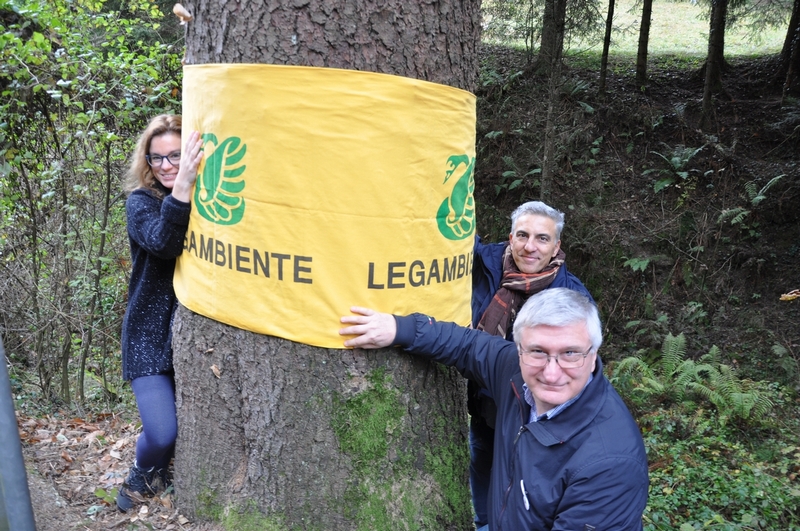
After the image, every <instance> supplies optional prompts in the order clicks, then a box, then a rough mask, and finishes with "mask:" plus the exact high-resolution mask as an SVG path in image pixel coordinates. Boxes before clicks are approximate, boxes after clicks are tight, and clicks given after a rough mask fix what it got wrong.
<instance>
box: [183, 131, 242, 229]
mask: <svg viewBox="0 0 800 531" xmlns="http://www.w3.org/2000/svg"><path fill="white" fill-rule="evenodd" d="M202 139H203V146H204V149H205V152H206V157H205V161H206V162H205V166H204V167H203V174H202V175H201V176H200V177H199V178H198V180H197V186H195V190H194V205H193V206H194V207H195V208H196V209H197V211H198V212H199V213H200V215H201V216H203V217H204V218H206V219H207V220H208V221H211V222H212V223H216V224H218V225H235V224H236V223H239V222H240V221H241V220H242V216H244V198H243V197H242V196H241V195H239V194H241V192H242V190H244V179H242V178H241V175H242V173H244V170H245V168H246V166H245V165H244V164H242V159H243V158H244V154H245V153H246V152H247V145H246V144H243V143H242V141H241V139H240V138H238V137H235V136H232V137H229V138H226V139H225V140H223V141H222V142H218V141H217V136H216V135H214V134H213V133H205V134H203V136H202ZM209 144H211V149H210V150H209V149H208V148H209Z"/></svg>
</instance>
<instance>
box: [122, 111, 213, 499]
mask: <svg viewBox="0 0 800 531" xmlns="http://www.w3.org/2000/svg"><path fill="white" fill-rule="evenodd" d="M202 158H203V152H202V142H201V140H200V134H199V133H198V132H196V131H195V132H192V133H191V134H190V135H189V138H188V139H187V141H186V146H185V148H183V149H182V148H181V117H180V116H176V115H166V114H164V115H160V116H156V117H155V118H153V119H152V120H151V121H150V123H149V125H148V126H147V128H146V129H145V130H144V132H143V133H142V135H141V137H140V138H139V141H138V142H137V144H136V150H135V151H134V153H133V158H132V159H131V163H130V168H129V170H128V174H127V178H126V181H125V191H126V192H128V193H129V195H128V199H127V201H126V203H125V211H126V214H127V220H128V237H129V240H130V246H131V263H132V267H131V277H130V283H129V285H128V308H127V311H126V312H125V318H124V321H123V324H122V376H123V378H124V379H126V380H129V381H130V382H131V387H132V388H133V393H134V395H135V397H136V405H137V407H138V409H139V415H140V416H141V419H142V433H141V435H139V438H138V440H137V441H136V460H135V461H134V463H133V465H132V466H131V468H130V472H129V474H128V478H127V479H126V480H125V482H124V484H123V486H122V487H121V488H120V490H119V494H118V495H117V507H118V508H119V510H120V511H123V512H126V511H128V510H129V509H131V508H132V507H133V506H134V505H135V504H136V502H137V501H139V500H141V498H142V497H145V496H152V495H153V494H156V493H157V492H158V491H159V490H160V489H163V488H167V487H168V486H169V484H170V483H171V480H170V477H169V474H168V472H167V470H168V467H169V462H170V460H171V459H172V453H173V450H174V448H175V439H176V438H177V434H178V422H177V417H176V411H175V381H174V378H173V372H172V346H171V343H172V316H173V312H174V310H175V306H176V302H177V301H176V298H175V292H174V290H173V288H172V275H173V272H174V270H175V258H177V257H178V255H180V254H181V251H182V250H183V239H184V235H185V234H186V228H187V226H188V224H189V213H190V211H191V204H190V200H191V194H192V187H193V185H194V182H195V180H196V179H197V168H198V166H199V165H200V161H201V160H202Z"/></svg>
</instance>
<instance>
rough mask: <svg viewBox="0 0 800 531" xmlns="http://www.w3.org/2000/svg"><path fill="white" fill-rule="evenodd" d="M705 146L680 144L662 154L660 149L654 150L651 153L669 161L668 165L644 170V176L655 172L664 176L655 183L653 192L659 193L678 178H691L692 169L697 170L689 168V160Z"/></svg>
mask: <svg viewBox="0 0 800 531" xmlns="http://www.w3.org/2000/svg"><path fill="white" fill-rule="evenodd" d="M667 147H669V146H667ZM704 147H705V145H703V146H700V147H699V148H690V147H686V146H682V145H678V146H675V147H674V148H672V153H669V154H667V155H662V154H661V153H659V152H658V151H652V152H651V153H653V154H654V155H657V156H659V157H661V159H662V160H663V161H664V162H666V163H667V167H666V168H651V169H649V170H645V171H644V172H642V175H643V176H644V175H649V174H651V173H655V174H656V175H662V176H663V177H661V178H660V179H658V180H657V181H656V182H655V184H654V185H653V192H655V193H658V192H660V191H661V190H663V189H664V188H666V187H668V186H670V185H671V184H674V183H676V182H678V179H680V180H681V181H686V180H687V179H689V173H690V172H691V171H697V170H690V169H688V166H689V162H691V160H692V159H693V158H694V156H695V155H697V154H698V153H700V152H701V151H702V150H703V148H704Z"/></svg>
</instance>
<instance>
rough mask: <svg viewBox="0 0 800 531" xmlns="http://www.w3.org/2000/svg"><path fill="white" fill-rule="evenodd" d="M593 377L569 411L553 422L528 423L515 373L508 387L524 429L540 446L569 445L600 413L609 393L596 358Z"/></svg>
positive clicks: (525, 405) (518, 375) (528, 407)
mask: <svg viewBox="0 0 800 531" xmlns="http://www.w3.org/2000/svg"><path fill="white" fill-rule="evenodd" d="M592 377H593V378H592V381H591V382H590V383H589V385H587V386H586V388H585V389H584V390H583V394H582V395H581V396H580V398H578V400H577V401H576V402H575V403H574V404H572V405H571V406H570V407H569V409H566V410H564V411H563V412H562V413H561V414H560V415H557V416H555V417H554V418H552V419H547V420H542V421H539V422H530V423H529V422H528V418H529V417H530V411H531V406H529V405H528V403H527V402H525V399H524V398H523V397H522V384H523V383H524V382H523V380H522V373H521V372H516V373H515V374H514V375H513V376H512V377H511V385H512V387H513V389H514V392H515V394H516V397H517V403H518V405H519V407H520V413H521V414H522V419H524V420H523V422H524V424H525V428H526V429H527V430H528V431H530V432H531V434H533V436H534V437H536V440H537V441H539V443H540V444H542V445H544V446H554V445H556V444H563V443H565V442H567V441H569V440H570V439H571V438H572V437H573V436H574V435H575V434H576V433H578V432H579V431H581V430H583V429H584V427H586V425H588V424H589V423H590V422H592V421H594V420H595V418H596V417H597V416H598V415H599V414H600V413H601V411H602V406H603V402H604V400H603V398H604V397H605V394H606V393H607V392H608V381H607V380H606V378H605V376H603V362H602V361H601V360H600V356H597V364H596V366H595V369H594V372H593V373H592Z"/></svg>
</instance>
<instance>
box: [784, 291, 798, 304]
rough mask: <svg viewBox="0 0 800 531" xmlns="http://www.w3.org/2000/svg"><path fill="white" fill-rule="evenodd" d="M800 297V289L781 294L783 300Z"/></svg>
mask: <svg viewBox="0 0 800 531" xmlns="http://www.w3.org/2000/svg"><path fill="white" fill-rule="evenodd" d="M798 297H800V289H793V290H792V291H790V292H789V293H784V294H783V295H781V300H782V301H793V300H795V299H797V298H798Z"/></svg>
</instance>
